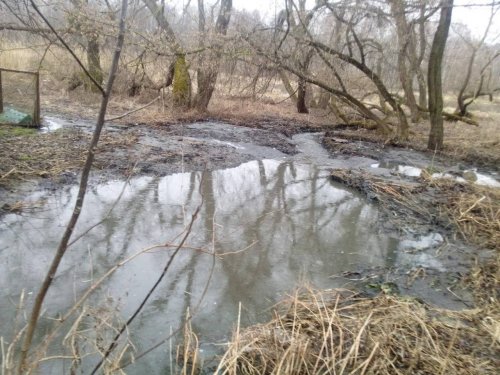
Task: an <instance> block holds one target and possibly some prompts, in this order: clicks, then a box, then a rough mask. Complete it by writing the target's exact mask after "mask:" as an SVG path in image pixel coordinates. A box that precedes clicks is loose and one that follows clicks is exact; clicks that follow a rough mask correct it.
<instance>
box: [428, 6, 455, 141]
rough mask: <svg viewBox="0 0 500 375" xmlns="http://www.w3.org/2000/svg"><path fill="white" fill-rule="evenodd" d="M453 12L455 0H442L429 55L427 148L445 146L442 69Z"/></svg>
mask: <svg viewBox="0 0 500 375" xmlns="http://www.w3.org/2000/svg"><path fill="white" fill-rule="evenodd" d="M452 13H453V0H442V1H441V13H440V17H439V24H438V28H437V30H436V33H435V34H434V40H433V42H432V47H431V54H430V57H429V69H428V76H427V79H428V81H427V82H428V88H429V113H430V121H431V130H430V133H429V141H428V143H427V148H428V149H429V150H435V151H439V150H441V149H442V148H443V138H444V131H443V83H442V78H441V76H442V74H441V71H442V63H443V55H444V49H445V47H446V40H447V39H448V33H449V30H450V24H451V15H452Z"/></svg>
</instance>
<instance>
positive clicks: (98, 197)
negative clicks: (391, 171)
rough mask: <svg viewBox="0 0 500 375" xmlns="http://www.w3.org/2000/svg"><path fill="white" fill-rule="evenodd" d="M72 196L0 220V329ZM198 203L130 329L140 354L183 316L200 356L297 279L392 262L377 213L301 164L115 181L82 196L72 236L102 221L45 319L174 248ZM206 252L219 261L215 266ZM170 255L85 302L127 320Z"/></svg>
mask: <svg viewBox="0 0 500 375" xmlns="http://www.w3.org/2000/svg"><path fill="white" fill-rule="evenodd" d="M122 190H123V194H122V196H121V199H120V200H119V202H118V203H116V204H115V202H116V201H117V199H118V197H119V196H120V193H121V192H122ZM76 193H77V188H76V187H68V188H66V189H64V190H60V191H57V192H55V193H51V194H47V193H45V194H44V193H39V194H36V195H33V196H32V197H30V199H31V200H32V201H40V200H42V201H44V205H43V209H41V210H36V211H34V212H31V213H30V212H25V213H22V214H10V215H7V216H4V217H3V218H2V219H1V223H0V284H1V285H3V288H2V290H1V292H0V293H1V296H0V298H1V301H2V302H1V304H0V318H1V319H2V321H3V322H5V321H11V320H13V318H14V314H15V307H14V306H15V303H16V301H17V300H18V298H19V294H20V291H21V289H23V288H24V289H25V290H26V293H27V296H28V302H31V300H32V298H33V296H34V293H36V290H37V285H38V284H39V282H40V280H41V279H42V278H43V276H44V273H45V272H46V269H47V266H48V263H49V261H50V259H51V257H52V255H53V252H54V249H55V248H56V245H57V243H58V241H59V240H60V236H61V232H62V230H63V227H64V225H65V224H66V222H67V220H68V218H69V215H70V213H71V209H72V207H73V204H74V201H75V196H76ZM202 197H203V198H202ZM202 199H203V201H204V202H203V206H202V208H201V212H200V215H199V217H198V218H197V220H196V221H195V224H194V226H193V230H192V234H191V235H190V237H189V239H188V240H187V242H186V248H185V249H183V250H182V251H180V253H179V254H178V256H177V257H176V259H175V261H174V262H173V264H172V266H171V268H170V269H169V271H168V274H167V276H166V278H165V280H164V281H163V282H162V283H161V285H160V287H159V288H158V290H157V291H156V292H155V293H154V294H153V296H152V298H151V300H150V301H149V303H148V305H147V306H146V308H145V310H144V312H143V314H142V315H141V317H140V319H138V320H137V321H136V322H134V324H133V325H132V327H131V329H130V332H131V335H132V339H133V341H134V343H135V345H136V346H137V351H138V352H140V351H141V350H144V349H146V348H148V347H149V346H150V345H152V344H154V343H156V342H158V341H160V340H161V339H162V338H164V337H166V336H168V334H169V332H170V330H171V329H174V330H175V329H176V328H177V327H179V326H180V324H181V322H182V319H183V318H184V316H185V313H186V309H187V308H188V307H189V308H190V309H191V311H192V313H193V314H195V316H194V318H193V328H194V330H195V332H196V333H197V334H198V337H199V338H200V340H201V342H202V349H203V350H204V351H205V352H208V353H211V352H215V351H216V350H217V349H216V348H217V347H216V346H214V345H215V344H220V343H224V342H225V341H227V340H228V337H229V336H230V334H231V331H232V329H233V328H234V325H235V323H236V321H237V317H238V308H239V304H240V303H241V306H242V325H247V324H251V323H255V322H256V321H261V320H263V319H265V318H266V317H267V316H268V314H269V310H268V309H269V308H270V307H271V306H272V305H273V303H275V302H276V301H278V300H279V299H280V298H281V297H283V295H284V294H285V293H287V292H289V291H291V290H292V289H293V288H294V287H295V286H296V285H297V284H299V283H300V282H301V281H305V280H307V281H309V282H311V283H312V284H313V285H315V286H318V287H323V288H331V287H339V286H341V285H339V282H338V281H337V282H336V281H335V279H334V278H332V276H334V275H338V274H341V273H342V272H344V271H350V270H351V271H356V270H360V269H364V268H368V267H374V266H382V267H390V266H391V265H392V264H394V261H395V251H396V249H397V248H398V246H399V241H398V240H397V239H395V238H390V237H388V236H387V235H384V234H382V233H379V232H378V229H377V216H378V212H377V209H376V207H375V206H373V205H370V204H367V202H366V201H365V200H364V199H363V198H361V197H360V196H358V195H357V194H355V193H353V192H351V191H348V190H346V189H345V188H343V187H341V186H339V185H335V184H333V183H332V182H330V180H329V179H328V178H327V175H326V173H325V172H324V171H322V170H321V169H320V168H318V167H315V166H313V165H310V164H309V165H307V164H297V163H296V162H293V161H286V160H285V161H277V160H262V161H252V162H248V163H245V164H242V165H241V166H239V167H237V168H231V169H225V170H218V171H213V172H194V173H182V174H175V175H171V176H167V177H163V178H154V177H140V178H135V179H132V180H130V181H129V182H128V183H125V182H123V181H113V182H109V183H106V184H102V185H98V186H95V187H93V188H91V189H90V191H89V194H88V197H87V199H86V201H85V205H84V209H83V212H82V216H81V220H80V222H79V225H78V228H77V230H76V233H77V234H78V233H81V232H83V231H85V230H86V229H87V228H89V227H91V226H92V225H93V224H95V223H96V222H98V221H99V220H100V219H101V218H103V217H105V220H104V223H103V224H102V225H100V226H98V227H96V228H94V229H93V230H92V231H90V232H89V233H88V234H87V235H86V236H85V237H84V238H82V239H81V240H79V241H78V242H77V243H76V244H74V245H73V246H72V247H71V248H70V250H69V252H68V254H67V256H66V258H65V260H64V263H63V265H62V266H61V268H60V271H59V272H58V276H57V277H56V279H55V285H54V288H53V289H51V292H50V294H49V296H48V303H46V308H47V314H48V315H49V316H56V315H57V314H58V313H60V312H64V311H65V309H67V308H68V307H70V306H71V305H72V303H73V302H74V301H75V299H76V298H77V296H79V295H81V293H82V292H83V291H85V290H86V289H87V288H88V287H89V286H90V285H91V284H92V281H95V280H96V279H97V278H98V277H99V276H100V275H102V274H104V273H105V272H106V271H107V270H108V269H109V268H111V267H112V266H113V265H115V264H117V263H118V262H120V261H123V260H125V259H127V258H128V257H130V256H131V255H133V254H135V253H137V252H139V251H140V250H141V249H145V248H147V247H149V246H153V245H156V244H167V243H178V241H179V239H178V236H179V234H180V233H181V232H182V231H183V229H184V228H185V227H186V225H187V224H188V223H189V221H190V220H191V215H192V214H193V212H194V211H195V209H196V207H198V205H199V204H200V202H201V200H202ZM113 206H114V209H113V210H112V212H111V213H109V211H110V209H111V208H112V207H113ZM213 251H215V252H216V253H217V254H218V255H219V256H218V257H217V258H216V259H215V260H214V257H213V256H212V255H211V254H210V253H212V252H213ZM171 254H172V249H171V248H170V250H169V249H168V248H166V247H160V248H157V249H155V250H153V251H150V252H148V253H146V254H143V255H141V256H139V257H137V258H136V259H135V260H133V261H131V262H130V263H128V264H127V265H126V266H124V267H123V268H122V269H120V270H119V271H118V272H116V273H115V274H114V275H113V276H112V277H111V278H110V279H109V280H108V282H106V283H105V285H104V286H103V287H102V288H101V290H100V292H99V293H98V294H97V295H96V297H95V298H94V299H93V303H102V304H104V302H103V301H107V302H106V303H107V304H108V305H112V306H117V308H118V310H117V312H116V313H117V314H118V315H119V316H120V317H121V319H126V318H127V317H128V316H129V315H130V314H131V313H132V312H133V311H134V310H135V308H137V306H138V304H139V303H140V301H141V299H142V298H143V296H144V295H145V294H146V293H147V291H148V290H149V289H150V288H151V287H152V285H153V284H154V283H155V281H156V279H157V278H158V277H159V275H160V274H161V272H162V270H163V268H164V267H165V264H166V263H167V262H168V259H169V257H170V255H171ZM224 254H225V255H224ZM207 283H209V285H208V288H206V285H207ZM202 297H204V298H203V299H202V301H201V304H200V305H199V308H198V309H197V310H196V309H195V307H196V305H198V304H199V303H200V299H201V298H202ZM193 310H195V311H193ZM45 323H47V322H45ZM0 333H1V334H2V335H4V336H6V337H9V336H10V335H11V334H12V332H10V326H8V325H2V331H1V332H0ZM167 350H168V348H167V349H162V350H158V351H157V352H154V353H153V354H151V355H150V356H149V357H148V359H147V360H144V361H141V362H140V366H139V365H138V366H139V367H137V368H135V370H133V371H132V373H146V372H147V373H151V374H153V373H162V371H166V370H165V369H166V368H167V367H168V358H167V355H166V351H167ZM153 369H154V370H153ZM162 369H163V370H162ZM131 370H132V369H131ZM145 371H146V372H145Z"/></svg>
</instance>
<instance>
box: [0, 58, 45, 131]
mask: <svg viewBox="0 0 500 375" xmlns="http://www.w3.org/2000/svg"><path fill="white" fill-rule="evenodd" d="M0 123H1V124H15V125H23V126H29V127H38V126H40V76H39V74H38V72H26V71H22V70H12V69H4V68H0Z"/></svg>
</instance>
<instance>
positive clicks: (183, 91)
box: [172, 55, 191, 108]
mask: <svg viewBox="0 0 500 375" xmlns="http://www.w3.org/2000/svg"><path fill="white" fill-rule="evenodd" d="M172 95H173V100H174V106H176V107H184V108H189V106H190V104H191V78H190V77H189V71H188V68H187V64H186V57H185V56H184V55H179V56H177V59H176V62H175V67H174V82H173V87H172Z"/></svg>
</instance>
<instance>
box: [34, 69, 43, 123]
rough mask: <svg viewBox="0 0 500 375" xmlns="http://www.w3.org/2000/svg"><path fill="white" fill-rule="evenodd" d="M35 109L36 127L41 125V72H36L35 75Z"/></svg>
mask: <svg viewBox="0 0 500 375" xmlns="http://www.w3.org/2000/svg"><path fill="white" fill-rule="evenodd" d="M35 95H36V96H35V109H34V111H33V121H34V125H35V126H36V127H39V126H40V125H41V124H40V123H41V121H40V73H38V72H37V73H36V75H35Z"/></svg>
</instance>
